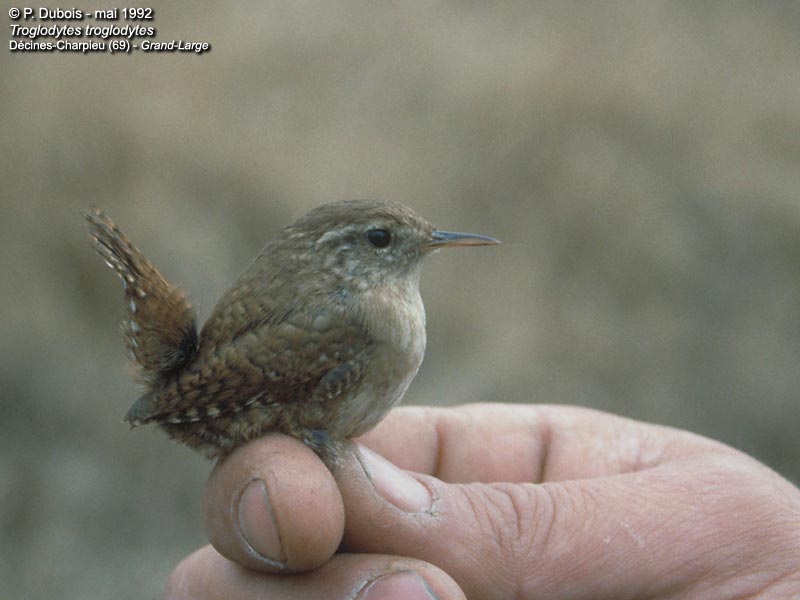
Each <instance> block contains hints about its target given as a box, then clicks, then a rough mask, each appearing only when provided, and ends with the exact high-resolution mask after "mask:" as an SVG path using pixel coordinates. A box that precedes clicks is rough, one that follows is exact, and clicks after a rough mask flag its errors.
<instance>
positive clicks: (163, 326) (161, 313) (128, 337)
mask: <svg viewBox="0 0 800 600" xmlns="http://www.w3.org/2000/svg"><path fill="white" fill-rule="evenodd" d="M85 217H86V220H87V221H88V223H89V235H90V236H91V238H92V241H93V243H94V247H95V249H96V250H97V252H98V253H99V254H100V256H102V257H103V259H105V261H106V264H108V266H109V267H111V268H112V269H114V270H115V271H116V272H117V275H119V276H120V278H121V279H122V287H123V289H124V290H125V300H126V309H125V310H126V314H125V318H124V320H123V322H122V329H123V332H124V334H125V343H126V344H127V347H128V356H129V357H130V359H131V361H132V362H133V364H134V365H135V367H136V369H137V372H138V376H139V378H140V379H141V380H142V383H144V385H145V387H146V388H147V393H146V394H145V395H144V396H143V397H142V398H140V400H139V401H137V402H136V403H135V404H134V405H133V406H132V407H131V410H130V411H129V413H128V416H127V417H126V420H127V421H129V422H130V423H131V424H138V423H143V422H146V421H147V420H148V416H149V415H148V414H146V413H148V412H149V410H148V409H147V407H148V406H149V407H152V402H151V401H150V400H149V399H150V398H152V396H153V393H154V392H155V391H156V390H157V389H158V388H160V387H161V384H162V383H164V381H165V380H166V379H167V378H168V377H169V376H170V375H171V374H173V373H175V372H176V371H178V370H179V369H181V368H182V367H184V366H185V365H186V364H187V363H188V362H190V361H191V360H192V358H194V355H195V353H196V352H197V321H196V315H195V311H194V309H193V308H192V305H191V303H190V302H189V300H188V299H187V297H186V294H185V293H184V292H183V291H182V290H181V289H180V288H177V287H175V286H174V285H172V284H171V283H169V282H168V281H167V280H166V279H164V276H163V275H161V273H159V271H158V269H156V268H155V267H154V266H153V265H152V263H151V262H150V261H149V260H147V259H146V258H145V257H144V256H143V255H142V253H141V252H139V249H138V248H136V246H134V245H133V244H132V243H131V242H130V241H129V240H128V238H127V237H125V234H123V233H122V232H121V231H120V230H119V229H118V228H117V226H116V225H114V222H113V221H112V220H111V219H109V218H108V217H107V216H106V215H105V214H103V213H102V212H101V211H100V210H98V209H93V210H91V211H90V212H88V213H86V215H85ZM143 402H144V403H143ZM140 405H141V406H140ZM134 413H135V414H134Z"/></svg>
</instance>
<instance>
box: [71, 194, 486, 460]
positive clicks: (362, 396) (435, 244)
mask: <svg viewBox="0 0 800 600" xmlns="http://www.w3.org/2000/svg"><path fill="white" fill-rule="evenodd" d="M86 218H87V221H88V222H89V231H90V235H91V237H92V239H93V241H94V243H95V246H96V248H97V250H98V252H99V253H100V254H101V255H102V256H103V257H104V258H105V259H106V262H107V263H108V264H109V266H111V267H112V268H114V269H115V271H116V272H117V273H118V274H119V275H120V277H121V278H122V280H123V286H124V288H125V295H126V300H127V303H126V304H127V315H126V318H125V320H124V322H123V330H124V333H125V337H126V340H127V344H128V349H129V354H130V356H131V360H132V361H133V363H134V364H135V365H136V367H137V369H138V373H139V376H140V379H141V381H142V383H143V384H144V387H145V393H144V395H143V396H142V397H141V398H140V399H139V400H137V401H136V402H135V403H134V404H133V406H132V407H131V408H130V410H129V411H128V414H127V416H126V421H128V422H129V423H130V424H131V425H141V424H145V423H150V422H156V423H158V424H159V425H161V427H163V428H164V429H165V430H166V432H167V433H168V434H169V435H170V436H171V437H173V438H175V439H177V440H179V441H181V442H183V443H185V444H187V445H188V446H190V447H192V448H196V449H198V450H200V451H202V452H203V453H205V454H206V455H207V456H209V457H211V458H218V457H221V456H224V455H226V454H227V453H229V452H230V451H231V450H233V449H234V448H236V447H237V446H239V445H241V444H243V443H244V442H246V441H248V440H250V439H252V438H254V437H257V436H259V435H261V434H262V433H265V432H268V431H281V432H284V433H287V434H289V435H293V436H295V437H297V438H299V439H302V440H303V441H305V442H306V443H307V444H309V445H310V446H311V447H312V448H314V449H315V450H316V451H317V452H318V453H319V454H320V455H321V456H322V457H323V458H324V459H325V460H326V461H327V462H328V463H329V464H332V463H335V462H336V461H337V459H338V457H339V456H340V454H341V451H342V448H343V445H342V442H343V440H346V439H347V438H350V437H354V436H357V435H360V434H362V433H364V432H366V431H368V430H369V429H370V428H372V427H373V426H375V425H376V424H377V423H378V422H379V421H380V420H381V419H382V418H383V417H384V416H385V414H386V413H387V412H388V411H389V409H390V408H391V407H392V406H394V405H395V404H396V403H397V402H399V401H400V399H401V397H402V396H403V394H404V393H405V390H406V388H407V387H408V384H409V383H410V382H411V380H412V379H413V377H414V375H416V372H417V370H418V368H419V365H420V363H421V362H422V357H423V354H424V351H425V310H424V307H423V305H422V300H421V298H420V296H419V275H420V267H421V259H422V257H423V256H424V255H425V254H427V253H429V252H430V251H431V250H434V249H436V248H439V247H442V246H451V245H482V244H492V243H497V242H496V241H495V240H492V239H491V238H486V237H483V236H474V235H470V234H452V233H448V232H438V231H436V230H435V229H434V228H433V226H432V225H431V224H430V223H428V222H427V221H425V220H424V219H423V218H421V217H419V216H418V215H417V214H416V213H414V212H413V211H412V210H411V209H409V208H407V207H405V206H402V205H400V204H393V203H383V202H371V201H348V202H335V203H331V204H325V205H323V206H320V207H318V208H316V209H314V210H312V211H311V212H309V213H308V214H307V215H305V216H304V217H302V218H301V219H299V220H298V221H296V222H295V223H293V224H292V225H290V226H288V227H286V228H285V229H283V230H282V231H281V232H280V233H279V235H278V236H277V237H276V238H275V239H274V240H273V241H272V242H270V243H268V244H267V245H266V246H265V247H264V249H263V250H262V251H261V253H260V254H259V255H258V257H256V259H255V260H254V261H253V263H251V265H250V266H249V267H248V268H247V269H245V271H244V272H243V273H242V274H241V275H240V277H239V278H238V280H237V281H236V282H235V283H234V285H233V286H232V287H231V288H230V289H229V290H228V291H227V292H226V293H225V294H224V295H223V296H222V298H221V299H220V300H219V302H218V303H217V306H216V308H215V309H214V311H213V313H212V315H211V316H210V318H209V319H208V321H207V322H206V323H205V325H204V326H203V329H202V330H201V331H200V333H199V335H198V333H197V330H196V325H195V315H194V311H193V309H192V307H191V305H190V304H189V302H188V301H187V300H186V297H185V295H184V294H183V292H182V291H181V290H179V289H178V288H176V287H174V286H172V285H171V284H169V283H168V282H167V281H166V280H165V279H164V278H163V276H161V274H160V273H159V272H158V270H156V269H155V268H154V267H153V266H152V265H151V263H150V262H149V261H147V259H145V258H144V257H143V256H142V254H141V253H140V252H139V251H138V249H136V247H135V246H133V245H132V244H131V243H130V242H129V241H128V239H127V238H126V237H125V236H124V235H123V234H122V233H121V232H120V231H119V230H118V229H117V228H116V226H115V225H114V224H113V223H112V222H111V220H110V219H109V218H108V217H106V216H105V215H103V214H102V213H101V212H100V211H97V210H95V211H93V212H90V213H88V214H87V215H86ZM376 231H378V234H375V233H374V232H376ZM380 232H383V233H385V234H387V236H388V239H389V240H390V241H389V242H387V245H386V246H385V247H378V246H376V245H375V243H374V242H379V243H383V241H385V240H384V238H383V234H382V233H380ZM376 235H377V237H375V236H376ZM370 236H372V237H370ZM373 238H375V239H373Z"/></svg>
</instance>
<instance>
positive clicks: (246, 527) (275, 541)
mask: <svg viewBox="0 0 800 600" xmlns="http://www.w3.org/2000/svg"><path fill="white" fill-rule="evenodd" d="M238 510H239V529H240V531H241V534H242V538H243V539H244V541H245V543H246V544H247V545H248V546H249V549H250V550H251V551H252V552H253V554H255V555H257V556H258V558H260V559H261V560H264V561H266V562H268V563H270V564H272V565H273V566H276V567H281V566H283V565H284V563H285V562H286V559H285V557H284V556H283V548H282V547H281V536H280V534H279V533H278V525H277V523H276V522H275V515H274V514H273V513H272V505H271V504H270V501H269V494H268V493H267V486H266V485H265V484H264V482H263V481H262V480H261V479H254V480H253V481H251V482H250V483H248V484H247V487H246V488H244V491H243V492H242V495H241V496H240V497H239V509H238Z"/></svg>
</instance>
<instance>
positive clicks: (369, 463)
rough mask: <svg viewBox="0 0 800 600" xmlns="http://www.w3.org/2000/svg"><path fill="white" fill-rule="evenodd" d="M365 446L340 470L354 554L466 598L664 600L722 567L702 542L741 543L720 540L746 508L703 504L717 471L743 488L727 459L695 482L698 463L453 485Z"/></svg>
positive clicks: (703, 470)
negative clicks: (442, 583)
mask: <svg viewBox="0 0 800 600" xmlns="http://www.w3.org/2000/svg"><path fill="white" fill-rule="evenodd" d="M358 449H359V451H358V453H357V454H354V455H353V456H352V458H350V459H348V461H347V462H346V463H345V464H344V465H342V466H341V467H340V468H339V469H338V470H337V472H336V473H335V477H336V479H337V483H338V486H339V489H340V491H341V493H342V498H343V501H344V506H345V533H344V538H343V543H344V547H345V548H346V550H347V551H350V552H367V553H383V554H392V555H399V556H406V557H409V558H415V559H419V560H423V561H426V562H429V563H431V564H433V565H436V566H437V567H439V568H440V569H442V570H443V571H445V572H446V573H448V574H449V575H450V576H451V577H453V579H454V580H455V581H456V582H457V583H458V584H459V586H460V587H461V588H462V589H463V590H464V592H465V594H466V596H467V597H468V598H508V597H520V598H532V597H536V598H561V597H571V598H615V597H623V596H626V595H629V594H630V593H631V590H639V591H640V592H642V593H645V595H648V596H652V597H659V594H662V593H665V592H666V591H668V590H669V589H672V590H673V591H674V590H675V589H679V588H680V587H681V585H682V584H685V578H686V575H687V573H685V572H683V571H684V570H685V569H686V568H687V565H688V566H689V567H690V570H692V569H694V570H695V571H696V569H703V568H713V566H714V565H713V564H707V563H709V561H710V559H709V558H708V557H706V556H705V554H707V553H705V552H704V551H703V550H702V548H700V547H699V546H698V545H697V544H696V541H697V539H698V537H700V538H701V539H710V540H711V541H714V539H713V538H718V539H717V540H716V542H720V543H728V544H731V545H733V546H740V544H739V543H736V541H734V540H732V539H721V538H724V537H727V536H721V535H719V534H720V532H721V531H725V530H726V527H725V526H724V524H722V521H724V520H725V519H726V518H727V517H729V515H730V514H731V513H730V511H732V510H736V507H734V506H725V507H722V506H720V504H724V503H722V502H720V501H719V500H718V499H717V500H714V501H713V502H710V503H708V504H707V505H705V506H704V504H705V503H703V502H698V501H697V500H696V499H697V498H711V499H714V498H718V497H719V494H717V493H715V490H712V489H708V478H709V473H711V478H712V480H714V479H716V480H717V482H716V483H717V484H719V486H721V487H725V485H726V482H725V480H726V479H729V480H733V479H738V480H739V481H741V473H736V469H730V468H729V464H728V463H729V461H728V459H727V458H726V457H724V456H722V457H713V459H712V460H709V461H699V463H700V464H698V465H697V468H698V472H697V473H690V476H689V477H686V472H687V471H692V466H690V465H688V464H679V463H667V464H663V465H659V466H657V467H654V468H650V469H646V470H643V471H640V472H632V473H625V474H619V475H614V476H610V477H599V478H589V479H583V480H571V481H562V482H547V483H542V484H533V483H467V484H461V483H459V484H451V483H446V482H444V481H441V480H439V479H437V478H435V477H431V476H428V475H422V474H417V473H411V472H408V471H403V470H401V469H399V468H397V467H395V466H394V465H393V464H391V463H390V462H388V461H387V460H385V459H384V458H382V457H380V456H379V455H378V454H376V453H374V452H373V451H371V450H369V449H368V448H366V447H364V446H359V447H358ZM714 463H716V464H714ZM715 474H716V476H715ZM676 480H683V482H684V483H683V485H677V486H676V483H675V482H676ZM704 481H705V482H706V483H703V482H704ZM728 483H730V482H729V481H728ZM695 485H696V486H697V487H698V489H686V488H687V487H692V486H695ZM712 487H717V486H716V485H712ZM686 497H689V498H695V501H694V505H693V506H692V507H691V510H688V509H687V506H686V504H687V502H686ZM733 514H736V513H733ZM665 524H667V525H668V526H665ZM727 529H728V530H730V527H727ZM698 532H705V533H704V534H701V535H698ZM739 541H741V540H739ZM716 542H714V543H716ZM717 558H719V557H717ZM730 558H734V557H733V555H732V556H731V557H730ZM733 562H735V561H733ZM717 566H719V565H717ZM730 566H732V565H730ZM694 574H695V575H696V572H695V573H694Z"/></svg>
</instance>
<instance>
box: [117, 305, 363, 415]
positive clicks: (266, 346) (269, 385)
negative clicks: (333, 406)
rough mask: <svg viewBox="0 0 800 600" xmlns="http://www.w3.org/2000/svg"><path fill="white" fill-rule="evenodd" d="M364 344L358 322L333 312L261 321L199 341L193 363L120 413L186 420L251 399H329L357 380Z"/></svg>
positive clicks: (255, 402) (243, 405) (231, 409)
mask: <svg viewBox="0 0 800 600" xmlns="http://www.w3.org/2000/svg"><path fill="white" fill-rule="evenodd" d="M370 345H371V341H370V339H369V337H368V336H367V335H366V333H365V332H364V330H363V328H362V327H361V326H360V324H358V323H357V322H355V321H349V320H347V319H344V318H343V317H341V316H340V315H338V313H337V315H336V317H334V316H331V314H330V313H328V314H318V315H316V316H315V317H314V318H313V319H310V318H304V317H303V316H300V315H295V316H294V317H293V318H292V317H291V316H290V318H288V319H287V320H285V321H283V322H281V323H277V324H273V323H267V324H263V325H260V326H257V327H255V328H253V329H251V330H249V331H246V332H244V333H242V334H241V335H239V336H238V337H237V338H235V339H233V340H231V341H230V342H227V343H221V344H218V345H214V346H210V347H205V348H201V350H200V353H199V354H198V356H197V359H196V361H195V362H194V363H192V365H190V366H189V367H188V368H187V369H186V370H185V371H183V372H181V373H180V374H178V375H176V377H175V379H174V380H173V381H172V382H170V383H169V384H168V385H167V386H166V387H165V388H164V389H163V391H161V393H158V394H149V395H146V396H143V397H142V398H141V399H140V400H139V401H137V403H135V404H134V405H133V406H132V407H131V410H130V411H129V413H128V417H127V418H126V419H127V420H128V421H129V422H131V423H132V424H140V423H146V422H150V421H158V422H162V423H171V424H179V423H192V422H197V421H202V420H205V419H207V418H214V417H217V416H226V415H231V414H233V413H237V412H240V411H243V410H246V409H248V408H250V407H254V406H266V405H276V404H281V403H287V402H308V401H312V400H314V401H328V400H333V399H335V398H337V397H340V396H341V395H342V394H344V393H346V392H348V391H349V390H350V389H353V388H354V387H355V386H357V385H358V384H359V382H360V381H361V377H362V375H363V373H364V371H365V369H366V365H367V360H368V358H367V357H368V354H369V353H368V349H369V347H370Z"/></svg>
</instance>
